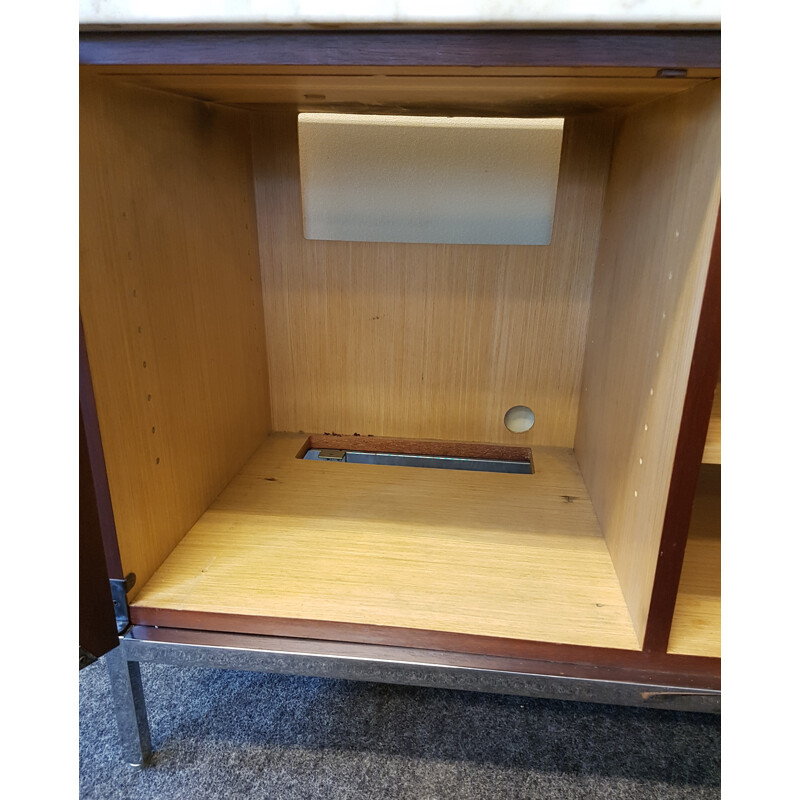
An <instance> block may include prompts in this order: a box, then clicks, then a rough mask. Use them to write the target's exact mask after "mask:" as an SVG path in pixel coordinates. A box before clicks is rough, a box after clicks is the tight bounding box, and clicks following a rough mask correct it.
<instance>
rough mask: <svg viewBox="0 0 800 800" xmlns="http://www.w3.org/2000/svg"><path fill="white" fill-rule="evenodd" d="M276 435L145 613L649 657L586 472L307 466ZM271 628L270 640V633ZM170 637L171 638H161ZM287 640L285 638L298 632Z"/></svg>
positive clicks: (140, 599)
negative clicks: (394, 631) (493, 639)
mask: <svg viewBox="0 0 800 800" xmlns="http://www.w3.org/2000/svg"><path fill="white" fill-rule="evenodd" d="M306 440H307V437H306V436H305V435H302V434H272V435H270V436H269V437H268V438H267V439H266V441H265V442H264V443H263V445H262V446H261V447H260V448H259V449H258V451H257V452H256V454H255V455H254V456H253V457H252V458H251V459H250V461H249V462H248V463H247V464H246V465H245V467H244V468H243V469H242V470H241V471H240V472H239V474H238V475H237V476H236V477H235V478H234V479H233V481H231V483H230V484H229V485H228V487H227V488H226V489H225V490H224V491H223V492H222V493H221V494H220V495H219V497H218V498H217V499H216V500H215V501H214V502H213V503H212V505H211V506H210V507H209V508H208V510H207V511H206V512H205V513H204V514H203V515H202V516H201V517H200V519H199V520H198V521H197V523H196V524H195V525H194V526H193V527H192V528H191V530H189V532H188V533H187V534H186V536H185V537H184V538H183V539H182V540H181V541H180V543H179V544H178V546H177V547H176V548H175V549H174V550H173V552H172V553H171V554H170V555H169V557H168V558H167V559H166V561H165V562H164V563H163V564H162V565H161V567H160V568H159V569H158V570H157V571H156V573H155V575H154V576H153V577H152V578H151V579H150V580H149V581H148V582H147V583H146V584H145V585H144V586H143V587H142V589H141V590H140V591H139V593H138V595H137V596H136V597H135V600H134V601H133V602H132V616H133V618H134V620H136V619H137V618H138V619H140V620H144V619H147V620H148V621H149V623H150V624H160V623H159V622H158V619H159V614H160V613H163V612H164V611H169V612H174V611H191V612H212V613H216V614H220V613H221V614H226V615H236V616H238V615H246V616H249V617H261V618H263V619H262V620H261V623H263V625H264V626H265V628H264V632H265V633H266V632H269V618H273V619H274V618H281V619H282V620H287V619H293V620H318V621H330V622H344V623H355V624H370V625H378V626H395V627H403V628H417V629H422V630H435V631H447V632H458V633H464V634H474V635H488V636H501V637H509V638H514V639H524V640H534V641H547V642H560V643H568V644H578V645H589V646H600V647H613V648H623V649H638V647H639V644H638V640H637V637H636V635H635V633H634V629H633V626H632V623H631V619H630V616H629V613H628V609H627V607H626V604H625V600H624V599H623V596H622V592H621V589H620V586H619V583H618V580H617V577H616V574H615V571H614V567H613V565H612V562H611V558H610V556H609V553H608V549H607V547H606V543H605V540H604V539H603V536H602V534H601V532H600V529H599V526H598V522H597V518H596V516H595V512H594V509H593V507H592V504H591V501H590V499H589V497H588V493H587V491H586V487H585V485H584V482H583V479H582V477H581V473H580V470H579V468H578V465H577V462H576V460H575V456H574V455H573V453H572V451H571V450H569V449H566V448H534V450H533V458H534V463H535V465H536V472H535V474H533V475H520V474H500V473H478V472H464V471H451V470H430V469H416V468H411V469H409V468H405V467H395V466H384V465H372V464H350V463H337V462H328V461H308V460H302V459H298V458H297V455H298V453H299V452H301V451H302V449H303V446H304V444H305V442H306ZM261 623H259V624H261ZM162 624H163V623H162ZM284 630H285V628H284Z"/></svg>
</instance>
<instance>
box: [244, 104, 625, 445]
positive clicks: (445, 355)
mask: <svg viewBox="0 0 800 800" xmlns="http://www.w3.org/2000/svg"><path fill="white" fill-rule="evenodd" d="M254 119H255V124H254V140H253V141H254V168H255V181H256V200H257V205H258V212H259V233H260V236H259V238H260V244H261V265H262V271H263V282H264V310H265V317H266V327H267V337H268V341H269V348H268V355H269V374H270V382H271V385H273V386H276V387H278V386H279V387H280V391H276V392H273V393H272V397H271V400H272V422H273V428H274V430H278V431H298V430H303V431H308V432H316V433H322V432H331V433H342V434H353V433H359V434H373V435H376V436H392V437H404V438H427V439H450V440H458V441H484V442H496V443H504V444H515V445H521V446H529V445H531V444H537V445H554V446H565V447H571V446H572V444H573V440H574V435H575V425H576V419H577V409H578V397H579V391H580V376H581V365H582V362H583V351H584V345H585V341H586V326H587V320H588V310H589V299H590V294H591V282H592V269H593V265H594V259H595V255H596V250H597V241H598V237H599V226H600V214H601V209H602V204H603V195H604V192H605V182H606V176H607V171H608V163H609V157H610V149H611V139H612V124H611V119H610V118H609V117H608V116H596V117H582V118H577V119H568V120H567V121H566V123H565V128H564V142H563V150H562V157H561V169H560V175H559V187H558V197H557V200H556V211H555V220H554V225H553V238H552V242H551V244H550V245H548V246H525V247H511V246H495V245H483V246H476V245H444V244H390V243H373V242H328V241H307V240H305V239H304V238H303V227H302V203H301V196H300V184H299V167H298V155H297V118H296V115H295V114H292V113H290V112H287V113H269V114H266V113H265V114H258V115H256V116H255V117H254ZM518 404H522V405H528V406H530V407H531V408H532V409H533V411H534V413H535V414H536V424H535V425H534V427H533V429H532V430H531V431H530V432H528V433H525V434H513V433H510V432H509V431H508V430H506V428H505V427H504V425H503V416H504V414H505V412H506V411H507V410H508V408H510V407H511V406H514V405H518Z"/></svg>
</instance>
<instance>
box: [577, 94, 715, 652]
mask: <svg viewBox="0 0 800 800" xmlns="http://www.w3.org/2000/svg"><path fill="white" fill-rule="evenodd" d="M719 97H720V92H719V85H718V83H717V82H714V83H711V84H706V85H704V86H701V87H699V88H698V89H695V90H693V91H691V92H685V93H682V94H680V95H674V96H672V97H670V98H666V99H664V100H659V101H657V102H654V103H649V104H646V105H644V106H642V107H641V108H637V109H636V110H630V111H628V112H627V113H625V114H623V115H622V119H621V122H620V125H619V130H618V134H617V136H616V139H615V145H614V155H613V162H612V168H611V173H610V176H609V184H608V191H607V194H606V205H605V212H604V219H603V232H602V240H601V244H600V248H599V253H598V258H597V268H596V271H595V282H594V289H593V295H592V309H591V320H590V323H589V331H588V344H587V350H586V359H585V373H584V376H583V391H582V395H581V407H580V415H579V420H578V431H577V436H576V439H575V452H576V455H577V458H578V463H579V464H580V466H581V469H582V471H583V475H584V478H585V480H586V486H587V488H588V490H589V493H590V495H591V497H592V501H593V503H594V506H595V509H596V511H597V514H598V518H599V520H600V524H601V527H602V529H603V533H604V535H605V537H606V541H607V542H608V547H609V551H610V552H611V556H612V559H613V561H614V566H615V568H616V570H617V574H618V576H619V580H620V584H621V586H622V590H623V593H624V594H625V597H626V599H627V601H628V603H629V606H630V609H631V615H632V617H633V620H634V626H635V628H636V631H637V635H638V636H639V637H640V639H643V637H644V633H645V626H646V622H647V616H648V611H649V606H650V598H651V593H652V589H653V581H654V575H655V568H656V562H657V559H658V554H659V547H660V545H661V535H662V528H663V525H664V514H665V508H666V501H667V494H668V490H669V485H670V477H671V473H672V465H673V460H674V457H675V449H676V444H677V440H678V433H679V430H680V424H681V418H682V411H683V403H684V398H685V396H686V387H687V382H688V375H689V369H690V364H691V358H692V353H693V348H694V342H695V334H696V330H697V324H698V318H699V314H700V306H701V302H702V299H703V289H704V287H705V283H706V275H707V272H708V264H709V256H710V252H711V246H712V241H713V237H714V230H715V223H716V218H717V211H718V208H719V197H720V107H719V102H720V101H719Z"/></svg>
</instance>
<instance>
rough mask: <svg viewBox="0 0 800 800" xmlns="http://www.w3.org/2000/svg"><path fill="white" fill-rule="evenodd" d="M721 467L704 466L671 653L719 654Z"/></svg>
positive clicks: (679, 590)
mask: <svg viewBox="0 0 800 800" xmlns="http://www.w3.org/2000/svg"><path fill="white" fill-rule="evenodd" d="M720 473H721V467H719V466H715V465H704V466H703V467H702V469H701V471H700V480H699V481H698V485H697V493H696V496H695V502H694V508H693V510H692V521H691V525H690V528H689V539H688V541H687V543H686V553H685V555H684V560H683V570H682V572H681V582H680V586H679V589H678V601H677V603H676V605H675V613H674V616H673V622H672V632H671V634H670V640H669V649H668V652H670V653H678V654H682V655H692V656H715V657H719V655H720V625H721V622H720V609H721V578H720V566H721V550H722V547H721V541H722V540H721V531H720Z"/></svg>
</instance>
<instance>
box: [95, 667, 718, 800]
mask: <svg viewBox="0 0 800 800" xmlns="http://www.w3.org/2000/svg"><path fill="white" fill-rule="evenodd" d="M142 678H143V682H144V691H145V697H146V701H147V704H148V712H149V718H150V726H151V733H152V739H153V747H154V750H155V753H154V757H153V761H152V763H151V765H150V766H149V767H147V768H146V769H143V770H134V769H131V768H130V767H127V766H126V765H124V764H122V763H121V760H120V755H119V752H118V749H117V730H116V721H115V719H114V717H113V712H112V710H111V704H110V702H111V701H110V695H109V688H108V678H107V674H106V668H105V663H104V661H103V660H102V659H101V660H100V661H98V662H96V663H95V664H92V665H91V666H89V667H86V668H85V669H83V670H81V671H80V797H81V798H84V799H85V800H89V798H103V800H110V799H111V798H131V799H133V798H137V799H138V798H170V800H178V799H179V798H180V800H184V799H187V800H203V798H276V800H295V798H324V799H325V800H338V799H339V798H348V799H349V798H354V799H356V798H357V799H358V800H363V799H364V798H381V800H383V799H384V798H385V799H386V800H391V799H392V798H414V800H450V799H451V798H459V800H461V799H464V800H466V799H467V798H469V799H470V800H472V799H473V798H475V799H478V798H491V800H505V799H506V798H508V800H515V799H516V798H531V799H533V798H565V799H566V798H569V800H578V799H579V798H615V800H628V798H654V800H655V799H656V798H657V799H658V800H671V798H718V797H720V787H719V783H720V719H719V717H714V716H709V715H701V714H685V713H677V712H668V711H652V710H645V709H632V708H623V707H616V706H600V705H591V704H581V703H571V702H563V701H553V700H531V699H524V698H514V697H503V696H498V695H484V694H471V693H465V692H453V691H439V690H434V689H418V688H409V687H401V686H386V685H378V684H367V683H351V682H345V681H332V680H317V679H313V678H294V677H286V676H280V675H261V674H258V673H246V672H230V671H224V670H212V669H186V668H178V667H170V666H163V665H151V664H143V665H142Z"/></svg>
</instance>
